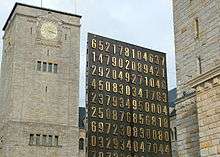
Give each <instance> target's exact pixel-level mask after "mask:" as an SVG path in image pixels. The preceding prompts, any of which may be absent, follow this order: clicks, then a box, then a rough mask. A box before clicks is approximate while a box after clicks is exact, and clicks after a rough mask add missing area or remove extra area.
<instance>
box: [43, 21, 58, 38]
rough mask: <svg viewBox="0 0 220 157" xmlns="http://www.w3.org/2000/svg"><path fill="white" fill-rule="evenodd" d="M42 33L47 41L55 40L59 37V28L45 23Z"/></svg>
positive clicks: (50, 23)
mask: <svg viewBox="0 0 220 157" xmlns="http://www.w3.org/2000/svg"><path fill="white" fill-rule="evenodd" d="M40 31H41V35H42V36H43V37H44V38H45V39H55V38H56V37H57V26H56V25H55V24H54V23H52V22H46V23H43V24H42V26H41V29H40Z"/></svg>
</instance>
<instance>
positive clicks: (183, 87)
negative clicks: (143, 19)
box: [173, 0, 220, 157]
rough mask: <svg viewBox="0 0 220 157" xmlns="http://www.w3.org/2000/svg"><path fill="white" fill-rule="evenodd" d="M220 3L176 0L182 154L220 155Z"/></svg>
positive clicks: (179, 143) (190, 156)
mask: <svg viewBox="0 0 220 157" xmlns="http://www.w3.org/2000/svg"><path fill="white" fill-rule="evenodd" d="M219 6H220V1H219V0H173V12H174V31H175V49H176V50H175V51H176V72H177V100H176V125H177V147H176V149H177V152H178V155H177V156H179V157H212V156H213V157H214V156H215V157H217V156H220V99H219V98H220V89H219V88H220V81H219V76H220V68H219V65H220V64H219V63H220V62H219V58H220V31H219V30H220V25H219V21H220V11H219Z"/></svg>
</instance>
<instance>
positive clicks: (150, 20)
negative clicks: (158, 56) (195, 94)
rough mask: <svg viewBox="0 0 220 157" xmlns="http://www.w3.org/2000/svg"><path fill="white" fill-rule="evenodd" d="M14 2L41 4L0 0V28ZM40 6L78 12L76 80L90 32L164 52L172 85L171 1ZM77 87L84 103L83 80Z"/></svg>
mask: <svg viewBox="0 0 220 157" xmlns="http://www.w3.org/2000/svg"><path fill="white" fill-rule="evenodd" d="M16 1H17V2H21V3H26V4H31V5H37V6H40V3H41V0H0V28H1V29H2V28H3V25H4V23H5V21H6V19H7V17H8V15H9V13H10V12H11V9H12V8H13V6H14V4H15V2H16ZM74 4H77V5H76V6H77V7H75V5H74ZM43 7H46V8H51V9H56V10H61V11H66V12H71V13H75V12H76V13H77V14H79V15H82V20H81V24H82V27H81V69H80V70H81V76H80V80H85V59H86V57H85V54H86V40H87V39H86V37H87V33H88V32H91V33H95V34H99V35H102V36H106V37H109V38H113V39H117V40H122V41H125V42H129V43H132V44H135V45H139V46H143V47H146V48H150V49H155V50H158V51H162V52H165V53H167V60H168V63H167V66H168V86H169V89H172V88H174V87H175V86H176V76H175V74H176V73H175V53H174V34H173V19H172V18H173V17H172V1H171V0H43ZM3 33H4V32H3V31H1V32H0V36H1V37H2V36H3ZM0 39H1V40H0V58H1V52H2V38H0ZM0 61H1V59H0ZM80 86H81V88H80V102H81V103H80V106H84V95H85V90H84V88H85V81H83V83H81V85H80Z"/></svg>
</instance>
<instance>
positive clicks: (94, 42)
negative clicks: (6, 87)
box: [91, 39, 97, 49]
mask: <svg viewBox="0 0 220 157" xmlns="http://www.w3.org/2000/svg"><path fill="white" fill-rule="evenodd" d="M91 46H92V48H94V49H95V48H96V46H97V44H96V39H92V44H91Z"/></svg>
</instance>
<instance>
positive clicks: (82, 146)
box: [79, 138, 84, 150]
mask: <svg viewBox="0 0 220 157" xmlns="http://www.w3.org/2000/svg"><path fill="white" fill-rule="evenodd" d="M79 150H84V139H83V138H80V139H79Z"/></svg>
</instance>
